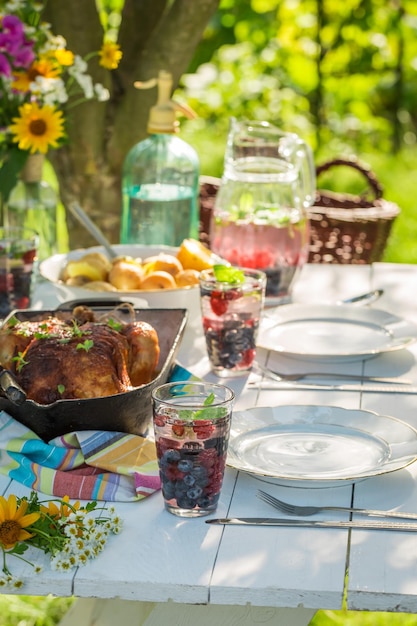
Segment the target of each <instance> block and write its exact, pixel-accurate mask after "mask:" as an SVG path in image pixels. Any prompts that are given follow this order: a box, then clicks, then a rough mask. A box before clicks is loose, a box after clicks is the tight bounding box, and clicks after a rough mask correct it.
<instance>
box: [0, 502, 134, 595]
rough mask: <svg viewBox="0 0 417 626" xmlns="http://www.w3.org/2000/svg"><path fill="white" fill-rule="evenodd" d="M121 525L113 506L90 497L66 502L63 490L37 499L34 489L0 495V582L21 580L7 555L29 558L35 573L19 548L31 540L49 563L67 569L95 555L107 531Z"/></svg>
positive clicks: (12, 584)
mask: <svg viewBox="0 0 417 626" xmlns="http://www.w3.org/2000/svg"><path fill="white" fill-rule="evenodd" d="M121 527H122V522H121V520H120V518H119V517H118V515H117V514H116V512H115V509H114V507H110V508H109V509H107V508H105V507H103V508H100V509H97V503H96V502H89V503H88V504H86V505H85V506H81V504H80V502H78V501H77V502H75V503H74V504H70V502H69V498H68V497H67V496H65V497H64V498H62V499H59V498H58V499H56V498H54V499H48V500H45V501H41V500H39V496H38V495H37V493H36V492H34V491H32V492H31V494H30V497H29V498H27V497H22V498H18V497H16V496H15V495H14V494H11V495H10V496H9V497H8V498H7V499H6V498H5V497H3V496H0V557H1V554H2V555H3V563H2V567H1V570H2V572H3V575H2V576H1V575H0V588H2V587H3V588H7V587H9V588H15V589H16V588H17V589H18V588H20V587H22V586H23V581H22V580H20V579H19V578H18V577H15V576H13V574H12V572H11V570H10V568H9V565H8V558H9V557H11V556H13V557H16V558H18V559H21V560H23V561H25V562H26V563H29V564H30V565H32V566H33V568H34V571H35V573H39V572H40V571H41V568H40V567H38V566H36V565H34V564H33V563H32V562H31V561H29V560H28V558H27V557H26V554H25V553H26V551H27V550H28V549H29V548H30V547H31V546H33V547H34V548H38V549H40V550H42V551H43V552H45V553H46V554H49V555H50V557H51V567H52V569H54V570H57V571H61V572H64V571H68V570H70V569H72V568H74V567H77V566H80V565H85V564H86V563H87V562H88V561H89V560H90V559H94V558H95V557H97V556H98V555H99V554H100V552H101V551H102V550H103V549H104V547H105V545H106V542H107V539H108V537H109V534H110V533H113V534H118V533H119V532H120V530H121Z"/></svg>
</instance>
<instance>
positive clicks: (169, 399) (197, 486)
mask: <svg viewBox="0 0 417 626" xmlns="http://www.w3.org/2000/svg"><path fill="white" fill-rule="evenodd" d="M234 398H235V396H234V393H233V391H232V390H231V389H229V388H228V387H225V386H224V385H216V384H212V383H205V382H201V383H200V382H188V381H185V382H175V383H166V384H164V385H160V386H159V387H157V388H156V389H154V390H153V392H152V406H153V425H154V432H155V443H156V452H157V457H158V464H159V475H160V477H161V483H162V495H163V498H164V503H165V508H166V509H167V510H168V511H169V512H170V513H173V514H174V515H178V516H179V517H200V516H202V515H208V514H210V513H212V512H213V511H215V510H216V508H217V503H218V501H219V496H220V490H221V487H222V483H223V474H224V469H225V465H226V453H227V446H228V442H229V433H230V420H231V416H232V407H233V402H234Z"/></svg>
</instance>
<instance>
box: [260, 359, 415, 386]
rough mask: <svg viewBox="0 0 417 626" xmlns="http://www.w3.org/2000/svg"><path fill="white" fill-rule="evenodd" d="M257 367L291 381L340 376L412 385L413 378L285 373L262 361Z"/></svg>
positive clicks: (276, 376) (268, 374)
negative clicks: (271, 368) (271, 367)
mask: <svg viewBox="0 0 417 626" xmlns="http://www.w3.org/2000/svg"><path fill="white" fill-rule="evenodd" d="M256 367H258V368H259V370H260V371H261V372H263V373H264V374H266V375H267V376H269V377H270V378H272V380H278V381H286V380H287V381H291V380H301V379H302V378H310V377H312V378H340V379H343V380H358V381H361V380H364V381H365V380H367V381H372V382H374V383H396V384H399V385H411V380H408V379H406V378H401V379H400V378H385V377H383V378H381V377H379V376H364V375H362V374H341V373H339V372H302V373H298V374H284V373H282V372H276V371H273V370H270V369H269V368H268V367H265V365H260V363H256Z"/></svg>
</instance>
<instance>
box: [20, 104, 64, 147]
mask: <svg viewBox="0 0 417 626" xmlns="http://www.w3.org/2000/svg"><path fill="white" fill-rule="evenodd" d="M19 114H20V117H15V118H13V120H12V121H13V122H14V123H13V124H12V125H11V126H10V131H11V133H12V135H13V141H14V142H15V143H17V144H18V145H19V148H20V150H30V152H31V153H32V154H34V153H35V152H42V153H43V154H46V152H47V151H48V149H49V148H56V147H57V146H58V139H60V138H61V137H62V136H63V134H64V120H63V119H62V111H57V110H56V109H55V108H54V107H51V106H47V105H45V106H43V107H39V106H38V104H37V103H36V102H31V103H27V104H23V105H22V106H21V107H19Z"/></svg>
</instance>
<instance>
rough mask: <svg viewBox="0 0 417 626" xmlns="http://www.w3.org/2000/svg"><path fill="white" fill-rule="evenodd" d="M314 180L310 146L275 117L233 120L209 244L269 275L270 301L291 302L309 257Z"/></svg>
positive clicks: (232, 260)
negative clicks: (274, 120) (272, 120)
mask: <svg viewBox="0 0 417 626" xmlns="http://www.w3.org/2000/svg"><path fill="white" fill-rule="evenodd" d="M315 190H316V177H315V167H314V161H313V155H312V152H311V149H310V148H309V146H308V145H307V144H306V143H305V142H304V141H303V140H302V139H300V138H299V137H298V135H296V134H294V133H286V132H283V131H281V130H280V129H279V128H277V127H275V126H273V125H272V124H270V123H269V122H257V121H238V120H237V119H236V118H232V119H231V122H230V131H229V135H228V140H227V146H226V153H225V160H224V173H223V177H222V180H221V185H220V188H219V191H218V194H217V197H216V202H215V206H214V210H213V215H212V219H211V224H210V239H211V244H210V245H211V249H212V250H213V252H215V253H216V254H218V255H219V256H221V257H222V258H224V259H226V260H227V261H229V262H230V263H232V264H233V265H239V266H242V267H249V268H255V269H261V270H263V271H264V272H265V273H266V274H267V287H266V303H267V304H269V305H274V304H284V303H285V302H289V301H290V300H291V287H292V285H293V283H294V281H295V278H296V275H297V273H298V271H299V270H300V269H301V267H302V266H303V265H304V263H305V262H306V260H307V258H308V252H309V221H308V215H307V208H308V207H309V206H311V205H312V204H313V203H314V196H315Z"/></svg>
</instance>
